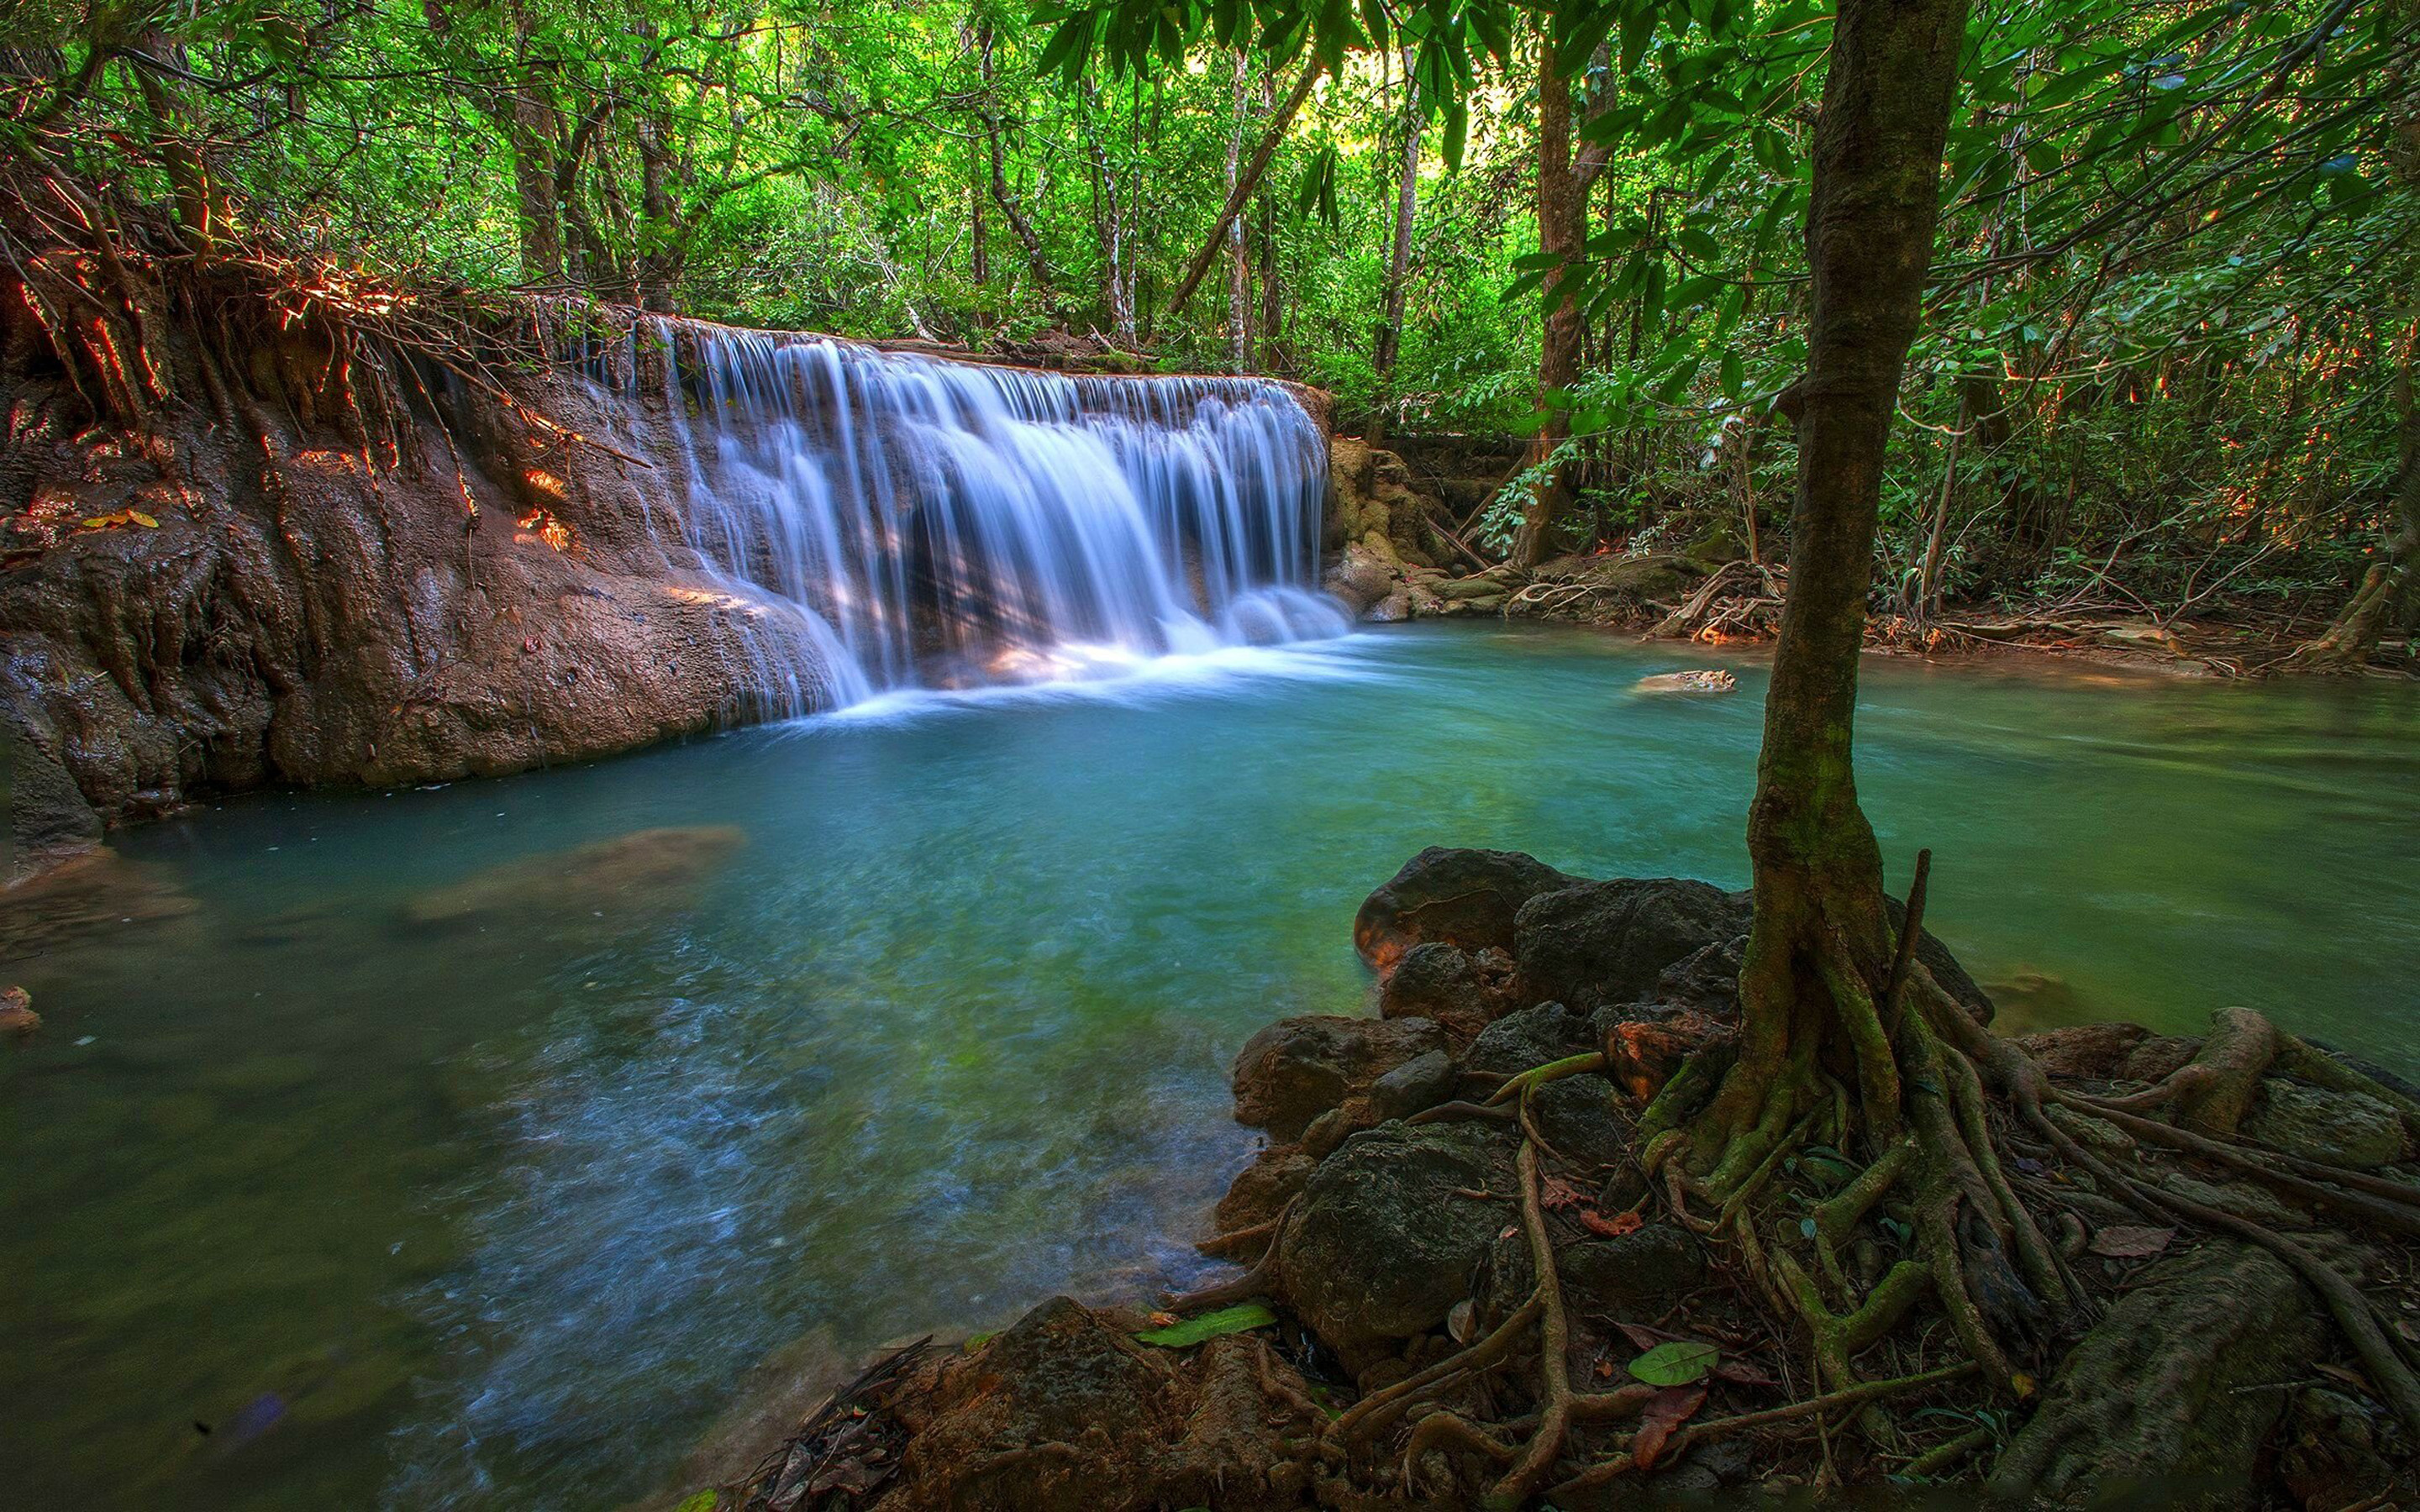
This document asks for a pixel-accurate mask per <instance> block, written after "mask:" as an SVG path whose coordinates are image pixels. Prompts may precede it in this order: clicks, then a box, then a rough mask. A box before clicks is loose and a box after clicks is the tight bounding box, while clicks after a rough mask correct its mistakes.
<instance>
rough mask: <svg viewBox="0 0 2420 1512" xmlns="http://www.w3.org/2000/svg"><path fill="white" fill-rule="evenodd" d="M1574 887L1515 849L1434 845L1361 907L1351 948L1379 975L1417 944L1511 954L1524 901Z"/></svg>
mask: <svg viewBox="0 0 2420 1512" xmlns="http://www.w3.org/2000/svg"><path fill="white" fill-rule="evenodd" d="M1579 883H1580V879H1579V878H1577V877H1575V876H1570V875H1567V874H1565V873H1564V872H1558V871H1556V870H1555V869H1554V868H1553V867H1551V866H1548V865H1546V863H1544V861H1541V860H1539V859H1537V858H1536V857H1535V856H1525V855H1523V854H1521V853H1520V852H1519V851H1476V850H1454V849H1449V848H1447V847H1445V846H1440V845H1432V846H1430V847H1429V848H1428V849H1427V850H1424V851H1422V852H1420V854H1419V855H1418V856H1413V857H1412V858H1411V859H1410V860H1409V861H1406V862H1404V868H1403V870H1402V871H1400V872H1396V873H1395V874H1394V876H1393V877H1391V878H1390V879H1388V882H1387V883H1386V885H1385V886H1383V887H1380V888H1379V889H1378V890H1377V891H1375V892H1373V893H1372V894H1371V895H1370V896H1369V898H1368V900H1367V901H1366V902H1364V903H1362V904H1361V911H1360V912H1359V913H1358V914H1357V915H1355V916H1354V919H1353V948H1354V949H1357V950H1358V951H1360V952H1361V959H1362V960H1364V961H1366V962H1368V963H1369V964H1371V965H1372V966H1373V968H1375V969H1376V970H1377V971H1379V972H1380V973H1381V974H1384V973H1386V972H1388V971H1390V970H1392V969H1393V967H1394V965H1395V963H1396V962H1397V961H1398V960H1400V959H1401V958H1402V957H1403V955H1404V951H1406V950H1408V949H1411V948H1412V947H1413V946H1415V945H1418V944H1419V943H1420V942H1421V941H1423V940H1438V941H1442V942H1443V943H1445V944H1448V945H1455V946H1460V947H1461V948H1462V949H1466V950H1479V949H1488V948H1490V947H1493V948H1494V949H1499V950H1506V951H1510V950H1511V949H1512V944H1513V920H1514V918H1515V917H1516V916H1517V915H1518V914H1519V913H1520V911H1521V908H1522V905H1523V904H1525V903H1528V902H1529V900H1531V899H1532V898H1535V897H1537V896H1538V895H1539V894H1541V893H1545V892H1553V891H1556V890H1558V889H1560V888H1564V887H1575V886H1578V885H1579Z"/></svg>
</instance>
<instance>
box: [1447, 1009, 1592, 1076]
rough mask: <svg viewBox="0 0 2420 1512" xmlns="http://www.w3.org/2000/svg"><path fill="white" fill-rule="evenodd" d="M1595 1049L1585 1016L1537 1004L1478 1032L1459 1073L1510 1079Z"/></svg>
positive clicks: (1508, 1015) (1587, 1017) (1498, 1020)
mask: <svg viewBox="0 0 2420 1512" xmlns="http://www.w3.org/2000/svg"><path fill="white" fill-rule="evenodd" d="M1595 1048H1597V1039H1596V1030H1595V1027H1594V1026H1592V1025H1591V1024H1590V1021H1589V1016H1588V1015H1587V1014H1585V1013H1580V1012H1575V1011H1573V1010H1571V1009H1569V1008H1566V1007H1564V1006H1563V1005H1562V1004H1560V1003H1540V1004H1539V1005H1538V1006H1537V1007H1535V1008H1525V1009H1523V1010H1522V1011H1520V1012H1518V1013H1508V1014H1506V1015H1505V1016H1504V1017H1502V1018H1500V1019H1497V1021H1496V1022H1495V1023H1493V1024H1491V1025H1489V1026H1487V1027H1486V1028H1484V1029H1482V1030H1481V1031H1480V1035H1479V1038H1478V1039H1476V1040H1473V1041H1470V1048H1469V1049H1467V1050H1466V1051H1464V1052H1463V1055H1462V1069H1463V1070H1465V1071H1466V1072H1486V1073H1488V1074H1490V1075H1496V1076H1513V1075H1518V1074H1519V1073H1520V1072H1525V1071H1528V1070H1529V1069H1530V1068H1531V1067H1533V1066H1543V1065H1544V1064H1546V1063H1547V1062H1548V1061H1552V1060H1560V1059H1562V1058H1563V1057H1565V1056H1576V1055H1579V1054H1581V1053H1583V1052H1585V1051H1589V1050H1593V1049H1595Z"/></svg>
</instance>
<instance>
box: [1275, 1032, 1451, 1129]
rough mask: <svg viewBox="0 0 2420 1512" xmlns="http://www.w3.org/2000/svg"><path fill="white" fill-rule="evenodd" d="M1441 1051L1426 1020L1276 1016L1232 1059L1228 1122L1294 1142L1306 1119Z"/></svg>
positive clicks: (1440, 1037)
mask: <svg viewBox="0 0 2420 1512" xmlns="http://www.w3.org/2000/svg"><path fill="white" fill-rule="evenodd" d="M1445 1048H1447V1044H1446V1035H1445V1031H1444V1030H1443V1029H1442V1028H1439V1027H1438V1026H1436V1025H1435V1024H1433V1023H1431V1022H1430V1021H1429V1020H1427V1019H1416V1018H1401V1019H1365V1018H1344V1017H1341V1016H1337V1015H1331V1014H1316V1013H1315V1014H1309V1015H1306V1016H1304V1017H1301V1018H1290V1019H1280V1020H1279V1021H1278V1022H1277V1023H1275V1024H1272V1025H1270V1026H1268V1027H1266V1028H1264V1029H1263V1030H1261V1032H1260V1033H1258V1034H1255V1035H1253V1036H1252V1037H1251V1039H1249V1040H1248V1041H1245V1043H1244V1048H1243V1051H1242V1053H1241V1054H1239V1055H1237V1056H1236V1057H1235V1069H1234V1089H1235V1121H1236V1122H1238V1123H1242V1124H1248V1125H1250V1126H1251V1127H1254V1128H1259V1129H1266V1130H1267V1131H1268V1132H1269V1134H1270V1136H1271V1137H1272V1138H1275V1139H1277V1140H1280V1141H1281V1142H1283V1141H1291V1140H1295V1139H1299V1138H1301V1137H1302V1134H1303V1131H1304V1130H1306V1129H1307V1128H1309V1127H1310V1126H1311V1120H1312V1119H1316V1118H1318V1117H1319V1116H1320V1115H1321V1114H1323V1113H1326V1111H1328V1110H1329V1109H1330V1108H1334V1107H1337V1106H1339V1105H1341V1104H1342V1103H1343V1102H1344V1100H1345V1099H1346V1098H1348V1097H1353V1096H1357V1095H1359V1094H1361V1093H1362V1092H1364V1091H1366V1090H1367V1089H1368V1088H1369V1087H1370V1085H1371V1084H1372V1083H1373V1082H1375V1081H1376V1080H1377V1079H1378V1078H1379V1077H1381V1076H1383V1075H1385V1074H1386V1073H1387V1072H1390V1071H1393V1070H1394V1069H1395V1068H1396V1067H1398V1066H1400V1065H1402V1064H1404V1062H1405V1061H1408V1060H1415V1059H1418V1058H1419V1057H1421V1056H1424V1055H1427V1054H1428V1053H1429V1052H1430V1051H1432V1050H1443V1049H1445Z"/></svg>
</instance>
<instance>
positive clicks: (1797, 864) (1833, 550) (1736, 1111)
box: [1698, 0, 1966, 1165]
mask: <svg viewBox="0 0 2420 1512" xmlns="http://www.w3.org/2000/svg"><path fill="white" fill-rule="evenodd" d="M1965 22H1966V0H1847V3H1844V4H1843V5H1842V6H1841V7H1840V9H1839V16H1838V23H1837V24H1836V30H1835V34H1834V39H1833V43H1832V56H1831V65H1830V72H1829V75H1828V77H1827V79H1826V81H1825V84H1824V89H1823V108H1822V112H1821V114H1820V115H1819V116H1818V117H1817V119H1816V125H1815V140H1814V187H1813V197H1812V200H1811V202H1810V204H1809V207H1808V212H1807V261H1808V265H1809V268H1810V269H1811V270H1812V273H1813V277H1814V293H1813V308H1812V315H1811V321H1810V325H1809V331H1808V341H1807V373H1806V374H1805V376H1804V377H1803V378H1801V379H1800V380H1799V382H1798V384H1797V385H1795V387H1794V390H1793V393H1792V394H1791V395H1790V396H1789V399H1788V402H1787V404H1786V408H1787V409H1789V410H1790V412H1791V413H1792V418H1793V420H1794V421H1795V422H1796V424H1797V428H1798V446H1799V460H1798V482H1797V494H1796V499H1795V501H1794V503H1793V506H1792V513H1791V545H1790V592H1789V595H1788V603H1787V605H1786V606H1785V608H1784V609H1783V611H1782V620H1781V632H1780V637H1779V640H1778V641H1777V642H1776V647H1775V655H1774V664H1773V683H1772V687H1771V690H1770V692H1769V693H1768V694H1767V697H1766V702H1765V722H1764V747H1763V751H1762V754H1761V757H1760V759H1759V762H1758V767H1757V793H1756V800H1755V804H1754V806H1753V808H1752V809H1751V810H1750V813H1749V819H1748V852H1749V858H1750V861H1751V864H1752V866H1753V869H1754V877H1755V891H1756V918H1755V926H1754V929H1753V931H1752V933H1751V934H1750V936H1749V941H1748V950H1747V959H1746V961H1745V968H1744V970H1743V973H1742V981H1741V986H1742V996H1743V1003H1744V1006H1745V1023H1744V1026H1743V1037H1742V1041H1741V1046H1740V1055H1739V1058H1738V1061H1737V1063H1736V1064H1735V1066H1734V1067H1733V1069H1732V1071H1731V1072H1730V1074H1729V1075H1728V1076H1727V1077H1726V1079H1725V1084H1724V1086H1723V1088H1722V1089H1721V1091H1720V1093H1719V1094H1718V1095H1717V1098H1716V1100H1715V1103H1714V1107H1713V1108H1711V1109H1710V1110H1709V1117H1710V1119H1712V1120H1713V1123H1714V1128H1713V1129H1712V1130H1711V1131H1709V1132H1711V1133H1715V1134H1719V1135H1720V1136H1721V1138H1720V1140H1719V1143H1718V1144H1717V1145H1716V1147H1715V1148H1712V1149H1709V1148H1707V1145H1708V1141H1706V1140H1703V1139H1700V1140H1699V1142H1698V1143H1699V1150H1698V1154H1699V1162H1700V1163H1701V1164H1704V1165H1713V1164H1716V1163H1720V1164H1725V1165H1731V1164H1734V1163H1735V1162H1741V1161H1745V1162H1748V1163H1751V1164H1752V1163H1753V1161H1754V1160H1756V1159H1757V1158H1760V1157H1759V1154H1758V1150H1759V1149H1760V1147H1762V1146H1767V1145H1769V1144H1770V1143H1771V1142H1772V1141H1773V1140H1776V1139H1778V1138H1779V1137H1781V1135H1782V1133H1783V1132H1784V1130H1786V1129H1787V1128H1788V1127H1789V1126H1790V1124H1792V1122H1794V1121H1795V1120H1796V1119H1798V1118H1799V1117H1800V1116H1801V1115H1802V1114H1804V1113H1805V1112H1806V1111H1807V1108H1808V1106H1809V1105H1810V1102H1811V1100H1812V1099H1813V1098H1814V1096H1815V1095H1816V1093H1817V1092H1818V1090H1819V1088H1821V1085H1822V1075H1823V1073H1824V1072H1831V1073H1834V1075H1835V1079H1837V1080H1838V1081H1840V1082H1841V1083H1842V1084H1843V1085H1844V1086H1847V1087H1852V1088H1855V1089H1856V1090H1857V1091H1859V1092H1860V1093H1861V1094H1862V1098H1863V1102H1864V1103H1865V1113H1866V1119H1867V1122H1868V1125H1869V1133H1870V1134H1874V1135H1876V1136H1878V1137H1880V1138H1883V1139H1888V1138H1890V1137H1894V1136H1895V1135H1896V1134H1897V1131H1898V1127H1899V1122H1900V1107H1899V1102H1900V1099H1899V1087H1898V1083H1897V1077H1896V1068H1895V1065H1894V1060H1893V1056H1892V1054H1891V1050H1890V1047H1889V1043H1888V1030H1887V1026H1885V1025H1884V1024H1883V1023H1882V1022H1881V1007H1882V1005H1881V1002H1880V999H1881V997H1882V995H1883V989H1884V984H1885V978H1886V975H1887V973H1888V971H1889V968H1890V964H1891V954H1892V939H1891V930H1890V925H1889V920H1888V918H1887V916H1886V915H1885V911H1884V903H1883V869H1882V854H1881V851H1880V849H1879V848H1878V847H1877V846H1876V844H1875V841H1874V835H1873V830H1872V828H1871V826H1869V825H1868V824H1867V822H1866V817H1865V814H1864V811H1863V810H1860V809H1859V808H1858V806H1857V787H1856V779H1855V775H1854V766H1853V764H1852V761H1851V753H1850V742H1851V735H1852V730H1853V726H1854V715H1855V709H1856V696H1857V658H1858V655H1859V653H1860V651H1861V649H1862V647H1863V644H1864V640H1865V625H1866V599H1867V593H1868V590H1869V587H1870V585H1871V584H1870V579H1871V574H1872V568H1873V548H1874V531H1875V525H1876V520H1877V517H1878V515H1879V512H1880V508H1881V501H1882V479H1883V461H1884V454H1885V449H1886V447H1887V446H1888V444H1889V440H1890V429H1891V416H1892V412H1893V409H1894V408H1895V403H1896V398H1897V394H1898V392H1899V385H1900V374H1901V372H1902V371H1903V369H1904V367H1905V364H1906V360H1907V351H1908V346H1909V344H1910V343H1911V342H1912V341H1913V340H1914V339H1915V336H1916V325H1917V321H1918V318H1919V316H1920V315H1921V312H1922V305H1923V298H1924V288H1925V280H1926V274H1927V271H1928V270H1929V269H1930V267H1931V256H1932V240H1933V224H1934V219H1935V214H1936V209H1937V205H1938V201H1939V196H1940V178H1941V155H1942V147H1943V144H1944V142H1945V140H1946V138H1947V132H1948V125H1949V116H1950V111H1951V107H1952V104H1953V102H1954V100H1955V98H1956V91H1957V85H1958V60H1959V47H1960V44H1961V41H1962V39H1963V36H1964V31H1965Z"/></svg>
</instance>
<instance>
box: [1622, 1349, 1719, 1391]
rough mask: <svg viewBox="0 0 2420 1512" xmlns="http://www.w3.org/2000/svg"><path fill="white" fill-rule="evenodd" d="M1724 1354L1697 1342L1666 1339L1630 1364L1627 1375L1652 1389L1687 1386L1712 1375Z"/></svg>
mask: <svg viewBox="0 0 2420 1512" xmlns="http://www.w3.org/2000/svg"><path fill="white" fill-rule="evenodd" d="M1722 1358H1723V1351H1722V1350H1718V1349H1716V1348H1714V1346H1713V1345H1711V1344H1706V1343H1703V1342H1700V1341H1699V1340H1696V1339H1668V1340H1666V1341H1665V1342H1664V1343H1662V1344H1658V1345H1656V1346H1655V1347H1654V1348H1653V1349H1651V1350H1647V1351H1646V1352H1645V1353H1643V1354H1641V1355H1639V1356H1638V1358H1637V1359H1636V1360H1633V1361H1631V1362H1630V1373H1631V1374H1632V1375H1633V1376H1635V1377H1637V1379H1638V1380H1640V1381H1645V1382H1647V1384H1649V1385H1651V1386H1686V1385H1689V1384H1691V1383H1692V1382H1695V1381H1703V1380H1705V1379H1706V1378H1707V1377H1708V1376H1710V1375H1712V1374H1714V1366H1715V1365H1719V1364H1721V1363H1722Z"/></svg>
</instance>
